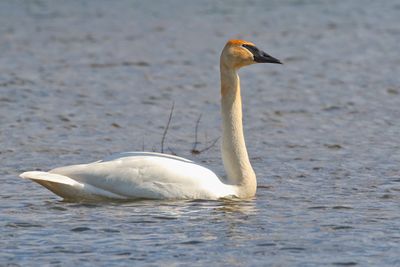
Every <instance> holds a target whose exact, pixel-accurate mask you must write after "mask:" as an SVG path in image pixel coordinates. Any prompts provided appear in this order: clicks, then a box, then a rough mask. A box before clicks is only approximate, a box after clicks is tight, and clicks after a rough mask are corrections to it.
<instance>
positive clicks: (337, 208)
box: [332, 206, 353, 210]
mask: <svg viewBox="0 0 400 267" xmlns="http://www.w3.org/2000/svg"><path fill="white" fill-rule="evenodd" d="M332 209H334V210H352V209H353V208H352V207H349V206H333V207H332Z"/></svg>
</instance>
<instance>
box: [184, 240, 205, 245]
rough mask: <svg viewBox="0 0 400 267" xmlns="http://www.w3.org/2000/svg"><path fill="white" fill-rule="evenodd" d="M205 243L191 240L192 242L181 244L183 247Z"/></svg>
mask: <svg viewBox="0 0 400 267" xmlns="http://www.w3.org/2000/svg"><path fill="white" fill-rule="evenodd" d="M201 243H204V242H203V241H200V240H190V241H186V242H181V243H180V244H181V245H197V244H201Z"/></svg>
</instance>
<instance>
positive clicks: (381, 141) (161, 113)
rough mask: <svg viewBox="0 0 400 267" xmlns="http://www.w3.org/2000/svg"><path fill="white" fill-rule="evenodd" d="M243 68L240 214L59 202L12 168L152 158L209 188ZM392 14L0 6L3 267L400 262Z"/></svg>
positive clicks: (176, 4)
mask: <svg viewBox="0 0 400 267" xmlns="http://www.w3.org/2000/svg"><path fill="white" fill-rule="evenodd" d="M230 38H243V39H246V40H249V41H252V42H254V43H256V45H257V46H258V47H259V48H261V49H263V50H265V51H267V52H268V53H270V54H271V55H273V56H275V57H277V58H279V59H281V60H282V61H283V62H284V63H285V64H284V65H283V66H279V65H272V64H271V65H257V66H251V67H248V68H246V69H243V70H241V72H240V75H241V81H242V89H243V104H244V126H245V136H246V140H247V146H248V150H249V154H250V156H251V161H252V164H253V167H254V169H255V171H256V173H257V177H258V184H259V188H258V192H257V196H256V197H255V198H254V199H251V200H248V201H237V202H224V201H165V202H163V201H139V202H128V203H99V204H82V203H80V204H79V203H67V202H63V201H62V200H61V199H60V198H59V197H57V196H55V195H53V194H52V193H51V192H49V191H47V190H46V189H44V188H42V187H40V186H39V185H37V184H34V183H32V182H29V181H25V180H22V179H20V178H18V174H19V173H20V172H22V171H25V170H35V169H39V170H48V169H51V168H54V167H57V166H63V165H68V164H75V163H83V162H91V161H95V160H98V159H101V158H103V157H105V156H108V155H110V154H111V153H114V152H122V151H141V150H143V149H144V150H147V151H160V149H161V144H160V142H161V138H162V133H163V131H164V129H165V126H166V123H167V121H168V115H169V111H170V108H171V106H172V104H173V103H175V109H174V113H173V118H172V121H171V125H170V128H169V130H168V134H167V136H166V140H165V145H164V149H165V151H166V152H169V153H175V154H177V155H179V156H183V157H186V158H189V159H192V160H195V161H197V162H201V163H203V164H205V165H207V166H209V167H210V168H211V169H213V170H215V171H216V172H217V173H220V174H223V168H222V163H221V159H220V155H219V143H217V144H216V145H215V146H212V147H211V149H209V150H207V151H204V152H203V153H200V154H199V155H192V154H191V149H192V148H193V143H194V141H195V139H194V133H195V127H196V121H197V119H198V117H199V116H200V115H202V118H201V121H200V123H199V127H198V141H199V144H198V146H197V149H200V150H201V149H204V148H206V147H207V146H209V145H210V144H211V142H212V141H213V140H214V139H215V138H218V137H219V136H220V117H219V72H218V64H219V62H218V61H219V53H220V50H221V49H222V47H223V46H224V44H225V42H226V40H228V39H230ZM399 44H400V2H399V1H394V0H393V1H390V0H387V1H372V0H371V1H367V0H353V1H311V0H310V1H307V0H304V1H301V0H297V1H281V0H279V1H278V0H275V1H261V0H260V1H255V0H254V1H212V0H210V1H183V0H182V1H161V0H160V1H50V0H48V1H11V0H10V1H1V2H0V122H1V124H0V162H1V168H0V174H1V175H0V179H1V184H2V186H1V189H0V198H1V201H0V227H1V231H0V266H7V265H11V266H18V265H19V266H44V265H51V266H188V265H189V266H400V256H399V255H400V139H399V137H400V121H399V117H400V67H399V66H400V52H399Z"/></svg>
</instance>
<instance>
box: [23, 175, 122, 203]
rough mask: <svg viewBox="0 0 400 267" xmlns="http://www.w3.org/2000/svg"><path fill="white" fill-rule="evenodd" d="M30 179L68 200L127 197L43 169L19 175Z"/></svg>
mask: <svg viewBox="0 0 400 267" xmlns="http://www.w3.org/2000/svg"><path fill="white" fill-rule="evenodd" d="M19 176H20V177H22V178H24V179H30V180H32V181H34V182H36V183H38V184H40V185H42V186H44V187H46V188H47V189H49V190H50V191H51V192H53V193H54V194H56V195H59V196H60V197H63V198H64V199H67V200H95V201H96V200H101V199H104V198H112V199H125V197H123V196H120V195H117V194H114V193H111V192H108V191H105V190H103V189H100V188H97V187H95V186H92V185H89V184H83V183H80V182H77V181H75V180H74V179H71V178H69V177H67V176H64V175H61V174H56V173H50V172H41V171H29V172H24V173H21V174H20V175H19Z"/></svg>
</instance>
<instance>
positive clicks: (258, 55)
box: [243, 44, 282, 64]
mask: <svg viewBox="0 0 400 267" xmlns="http://www.w3.org/2000/svg"><path fill="white" fill-rule="evenodd" d="M243 47H245V48H247V50H249V51H250V52H251V53H252V54H253V56H254V61H255V62H257V63H275V64H282V62H281V61H280V60H279V59H277V58H274V57H272V56H270V55H268V54H267V53H265V52H264V51H262V50H260V49H258V48H257V47H255V46H253V45H246V44H245V45H243Z"/></svg>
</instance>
